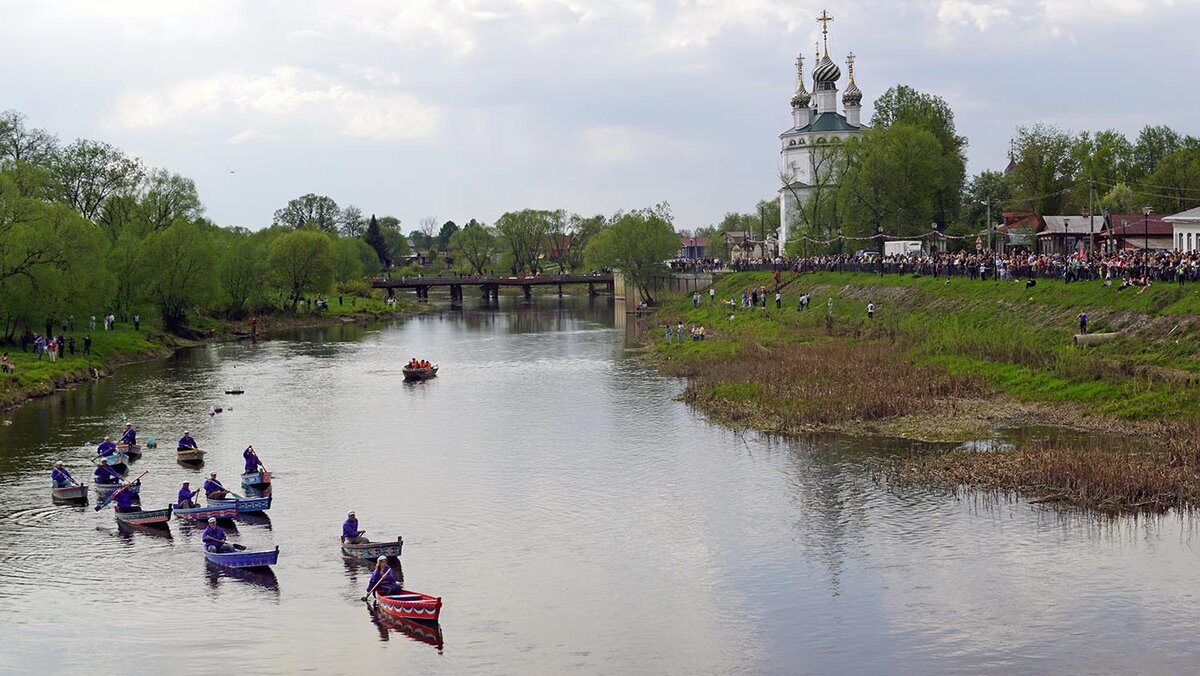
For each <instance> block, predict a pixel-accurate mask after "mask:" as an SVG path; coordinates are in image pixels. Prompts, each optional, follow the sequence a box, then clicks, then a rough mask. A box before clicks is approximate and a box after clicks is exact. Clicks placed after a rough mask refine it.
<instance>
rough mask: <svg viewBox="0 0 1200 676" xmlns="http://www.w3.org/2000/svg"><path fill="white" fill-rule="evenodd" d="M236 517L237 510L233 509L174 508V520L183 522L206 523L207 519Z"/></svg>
mask: <svg viewBox="0 0 1200 676" xmlns="http://www.w3.org/2000/svg"><path fill="white" fill-rule="evenodd" d="M235 516H237V509H235V508H233V507H225V506H221V507H214V506H212V505H208V506H207V507H175V518H176V519H182V520H184V521H208V520H209V518H210V517H211V518H214V519H232V518H233V517H235Z"/></svg>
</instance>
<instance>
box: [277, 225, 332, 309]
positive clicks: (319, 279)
mask: <svg viewBox="0 0 1200 676" xmlns="http://www.w3.org/2000/svg"><path fill="white" fill-rule="evenodd" d="M267 259H268V261H269V263H270V266H271V274H272V275H273V276H274V278H275V281H276V283H278V284H279V285H280V286H281V287H283V288H284V289H285V290H286V293H287V297H288V300H289V301H290V302H291V306H292V311H295V309H296V305H297V304H298V303H299V302H300V299H301V298H303V297H304V294H305V293H324V292H326V291H328V290H329V288H330V287H331V286H332V285H333V281H334V272H335V266H336V263H337V259H336V258H335V256H334V251H333V245H332V244H331V243H330V240H329V236H328V235H325V234H324V233H320V232H314V231H312V230H297V231H295V232H290V233H288V234H286V235H283V236H282V237H280V238H279V239H276V240H275V241H274V242H272V243H271V245H270V247H268V249H267Z"/></svg>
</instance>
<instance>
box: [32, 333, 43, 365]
mask: <svg viewBox="0 0 1200 676" xmlns="http://www.w3.org/2000/svg"><path fill="white" fill-rule="evenodd" d="M33 351H34V353H35V354H37V358H38V361H41V360H42V355H44V354H45V353H46V338H45V336H39V335H37V334H36V333H35V334H34V335H33Z"/></svg>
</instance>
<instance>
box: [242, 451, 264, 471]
mask: <svg viewBox="0 0 1200 676" xmlns="http://www.w3.org/2000/svg"><path fill="white" fill-rule="evenodd" d="M242 457H243V458H245V459H246V469H245V473H246V474H254V473H255V472H261V471H265V470H266V468H265V467H263V464H262V461H261V460H259V459H258V453H257V452H256V451H255V450H254V446H247V447H246V450H244V451H242Z"/></svg>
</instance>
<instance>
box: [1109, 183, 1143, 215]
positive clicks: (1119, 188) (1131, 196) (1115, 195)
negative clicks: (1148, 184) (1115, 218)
mask: <svg viewBox="0 0 1200 676" xmlns="http://www.w3.org/2000/svg"><path fill="white" fill-rule="evenodd" d="M1100 206H1101V207H1102V208H1104V209H1107V210H1108V211H1109V212H1110V213H1114V214H1131V213H1134V212H1136V211H1138V210H1139V208H1140V207H1141V204H1140V203H1139V202H1138V198H1137V193H1135V192H1134V191H1133V188H1130V187H1129V186H1128V185H1126V184H1125V183H1124V182H1122V183H1118V184H1116V185H1114V186H1113V188H1112V190H1109V191H1108V192H1106V193H1104V196H1103V197H1101V198H1100Z"/></svg>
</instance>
